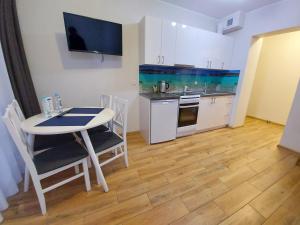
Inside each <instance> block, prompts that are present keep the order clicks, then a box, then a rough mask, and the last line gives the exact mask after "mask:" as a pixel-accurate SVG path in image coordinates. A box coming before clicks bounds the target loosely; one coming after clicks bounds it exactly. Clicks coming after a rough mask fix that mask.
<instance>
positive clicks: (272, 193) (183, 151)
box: [4, 119, 300, 225]
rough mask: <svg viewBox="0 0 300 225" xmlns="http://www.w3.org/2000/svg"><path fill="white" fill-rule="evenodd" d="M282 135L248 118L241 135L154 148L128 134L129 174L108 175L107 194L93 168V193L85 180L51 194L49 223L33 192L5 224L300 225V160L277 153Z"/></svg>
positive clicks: (226, 133) (226, 132)
mask: <svg viewBox="0 0 300 225" xmlns="http://www.w3.org/2000/svg"><path fill="white" fill-rule="evenodd" d="M282 131H283V128H282V127H281V126H278V125H274V124H267V123H265V122H262V121H259V120H255V119H247V121H246V124H245V126H244V127H241V128H237V129H229V128H225V129H220V130H216V131H212V132H207V133H202V134H197V135H193V136H189V137H185V138H180V139H177V140H175V141H172V142H168V143H163V144H157V145H152V146H149V145H146V144H145V143H144V141H143V139H142V138H141V137H140V135H139V134H137V133H136V134H129V135H128V147H129V159H130V166H129V168H128V169H125V168H124V164H123V161H121V160H120V161H117V162H113V163H112V164H110V165H108V166H105V167H104V168H103V169H104V173H105V177H106V179H107V183H108V185H109V188H110V191H109V192H108V193H104V192H103V191H102V189H101V187H99V186H97V185H95V184H96V181H95V174H94V171H93V169H91V170H90V171H91V172H90V174H91V178H92V183H93V186H92V191H91V192H88V193H87V192H85V189H84V182H83V179H79V180H78V181H74V182H72V183H70V184H67V185H65V186H63V187H61V188H59V189H56V190H54V191H52V192H50V193H47V194H46V201H47V207H48V212H47V215H46V216H42V215H41V214H40V209H39V205H38V202H37V198H36V194H35V191H34V190H33V189H31V190H30V192H28V193H22V192H20V193H19V194H18V195H16V196H14V197H12V198H10V200H9V203H10V208H9V209H8V210H7V211H6V212H4V217H5V222H4V224H28V225H29V224H30V225H35V224H47V225H54V224H63V225H67V224H75V225H76V224H78V225H80V224H86V225H91V224H101V225H112V224H116V225H150V224H155V225H165V224H170V225H198V224H199V225H200V224H201V225H202V224H203V225H214V224H222V225H225V224H241V225H248V224H251V225H252V224H253V225H256V224H267V225H275V224H285V225H287V224H293V225H295V224H300V207H299V204H300V167H299V166H297V165H296V164H297V160H298V156H297V155H296V154H295V153H292V152H290V151H288V150H284V149H279V148H277V147H276V146H277V144H278V142H279V139H280V137H281V135H282ZM71 173H74V171H73V169H72V170H70V171H68V172H65V173H64V174H60V175H59V176H56V177H54V178H53V179H51V180H47V181H45V185H47V184H50V183H52V182H53V181H57V180H58V179H60V178H61V177H62V176H67V175H68V174H71ZM20 185H22V184H20ZM20 187H21V186H20Z"/></svg>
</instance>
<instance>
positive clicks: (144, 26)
mask: <svg viewBox="0 0 300 225" xmlns="http://www.w3.org/2000/svg"><path fill="white" fill-rule="evenodd" d="M232 52H233V39H232V38H231V37H227V36H224V35H221V34H218V33H214V32H210V31H205V30H202V29H198V28H195V27H191V26H187V25H184V24H179V23H176V22H171V21H166V20H162V19H158V18H153V17H145V18H144V19H143V20H142V21H141V23H140V64H153V65H169V66H173V65H174V64H181V65H193V66H196V67H199V68H208V69H230V65H231V59H232Z"/></svg>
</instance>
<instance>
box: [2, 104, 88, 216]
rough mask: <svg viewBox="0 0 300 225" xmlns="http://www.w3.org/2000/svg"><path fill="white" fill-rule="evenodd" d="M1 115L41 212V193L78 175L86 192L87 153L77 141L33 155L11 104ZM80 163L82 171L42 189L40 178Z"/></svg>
mask: <svg viewBox="0 0 300 225" xmlns="http://www.w3.org/2000/svg"><path fill="white" fill-rule="evenodd" d="M2 118H3V121H4V123H5V125H6V127H7V129H8V131H9V133H10V135H11V137H12V139H13V141H14V142H15V144H16V146H17V148H18V150H19V152H20V154H21V156H22V158H23V160H24V162H25V165H26V167H27V169H28V171H29V173H30V175H31V177H32V181H33V185H34V187H35V190H36V193H37V196H38V200H39V203H40V207H41V211H42V214H43V215H45V214H46V201H45V196H44V194H45V193H46V192H48V191H51V190H53V189H55V188H57V187H60V186H62V185H64V184H66V183H68V182H70V181H73V180H75V179H77V178H79V177H81V176H84V179H85V186H86V190H87V191H89V190H90V189H91V184H90V178H89V172H88V166H87V157H88V153H87V152H86V151H85V149H84V148H83V147H82V146H81V145H80V144H79V143H77V142H75V141H73V142H70V143H67V144H64V145H60V146H55V147H53V148H51V150H49V151H44V152H42V153H40V154H37V155H34V154H33V152H32V149H30V148H28V144H27V140H26V134H25V133H24V132H23V131H22V129H21V126H20V120H19V118H18V115H17V114H16V112H15V110H14V109H13V108H12V106H11V105H10V106H9V107H8V108H7V109H6V112H5V115H4V116H3V117H2ZM80 164H82V167H83V172H82V173H79V174H76V175H75V176H72V177H70V178H68V179H66V180H63V181H61V182H59V183H56V184H54V185H51V186H49V187H47V188H44V189H43V188H42V186H41V180H42V179H45V178H47V177H49V176H52V175H54V174H57V173H59V172H62V171H64V170H66V169H69V168H71V167H74V166H77V165H80Z"/></svg>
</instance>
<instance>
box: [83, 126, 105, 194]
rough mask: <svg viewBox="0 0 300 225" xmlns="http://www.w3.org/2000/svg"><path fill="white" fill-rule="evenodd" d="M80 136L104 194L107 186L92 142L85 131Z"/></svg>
mask: <svg viewBox="0 0 300 225" xmlns="http://www.w3.org/2000/svg"><path fill="white" fill-rule="evenodd" d="M81 135H82V137H83V140H84V142H85V145H86V147H87V150H88V152H89V154H90V157H91V159H92V161H93V164H94V166H95V170H96V175H97V182H98V184H101V185H102V187H103V189H104V191H105V192H108V186H107V184H106V181H105V178H104V176H103V173H102V170H101V167H100V165H99V160H98V157H97V156H96V153H95V151H94V147H93V145H92V142H91V139H90V137H89V135H88V132H87V131H86V130H85V131H81Z"/></svg>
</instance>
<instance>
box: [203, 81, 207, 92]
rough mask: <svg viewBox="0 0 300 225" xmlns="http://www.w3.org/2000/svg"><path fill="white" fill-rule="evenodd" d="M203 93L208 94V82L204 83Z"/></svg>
mask: <svg viewBox="0 0 300 225" xmlns="http://www.w3.org/2000/svg"><path fill="white" fill-rule="evenodd" d="M203 91H204V94H206V92H207V83H206V82H205V83H204V89H203Z"/></svg>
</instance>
